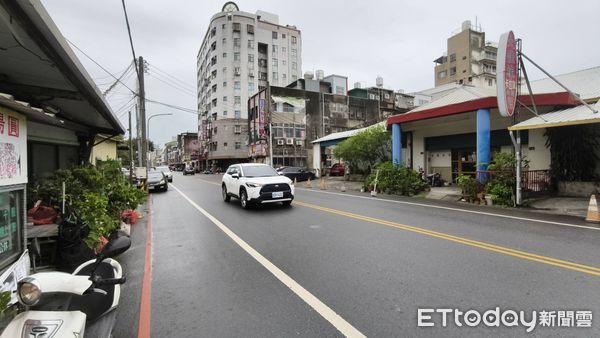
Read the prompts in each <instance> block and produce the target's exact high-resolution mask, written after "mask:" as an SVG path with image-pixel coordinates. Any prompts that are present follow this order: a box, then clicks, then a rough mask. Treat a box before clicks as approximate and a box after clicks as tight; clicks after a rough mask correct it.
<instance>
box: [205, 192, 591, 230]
mask: <svg viewBox="0 0 600 338" xmlns="http://www.w3.org/2000/svg"><path fill="white" fill-rule="evenodd" d="M207 183H208V182H207ZM296 190H302V191H310V192H314V193H321V194H330V195H339V196H345V197H354V198H362V199H367V200H371V201H381V202H390V203H398V204H406V205H415V206H420V207H428V208H434V209H443V210H452V211H459V212H466V213H471V214H477V215H486V216H494V217H501V218H508V219H514V220H519V221H529V222H537V223H545V224H554V225H562V226H567V227H573V228H582V229H589V230H596V231H600V228H598V227H591V226H585V225H577V224H570V223H561V222H553V221H546V220H542V219H535V218H527V217H518V216H510V215H501V214H495V213H491V212H484V211H475V210H468V209H461V208H452V207H444V206H440V205H432V204H426V203H415V202H406V201H394V200H388V199H381V198H373V197H366V196H356V195H351V194H342V193H338V192H330V191H317V190H311V189H305V188H299V187H296Z"/></svg>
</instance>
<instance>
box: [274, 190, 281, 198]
mask: <svg viewBox="0 0 600 338" xmlns="http://www.w3.org/2000/svg"><path fill="white" fill-rule="evenodd" d="M282 197H283V191H276V192H274V193H273V198H282Z"/></svg>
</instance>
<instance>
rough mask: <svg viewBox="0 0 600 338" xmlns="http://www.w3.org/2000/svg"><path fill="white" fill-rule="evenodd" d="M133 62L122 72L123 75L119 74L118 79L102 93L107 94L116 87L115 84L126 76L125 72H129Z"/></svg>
mask: <svg viewBox="0 0 600 338" xmlns="http://www.w3.org/2000/svg"><path fill="white" fill-rule="evenodd" d="M132 64H133V63H130V64H129V66H127V68H126V69H125V71H124V72H123V73H122V74H121V76H119V78H118V79H117V81H115V82H113V84H111V85H110V87H108V89H106V90H105V91H104V93H102V95H104V96H106V94H108V93H109V92H110V91H111V90H112V89H113V88H115V86H116V85H117V84H118V83H119V81H121V80H122V79H123V77H124V76H125V74H127V72H129V70H130V69H131V65H132Z"/></svg>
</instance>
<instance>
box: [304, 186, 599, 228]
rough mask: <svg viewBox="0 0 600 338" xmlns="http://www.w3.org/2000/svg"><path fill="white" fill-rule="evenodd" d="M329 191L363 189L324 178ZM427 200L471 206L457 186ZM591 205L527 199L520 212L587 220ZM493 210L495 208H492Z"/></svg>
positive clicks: (582, 201) (436, 191) (575, 200)
mask: <svg viewBox="0 0 600 338" xmlns="http://www.w3.org/2000/svg"><path fill="white" fill-rule="evenodd" d="M324 181H325V184H326V188H327V190H331V191H337V192H341V191H342V187H345V189H346V191H348V192H351V191H353V192H359V191H361V189H362V188H363V183H362V182H352V181H345V180H344V177H340V176H335V177H325V178H324ZM311 183H312V187H313V189H320V179H316V180H315V181H313V182H311ZM298 186H299V187H301V188H304V187H306V182H299V183H298ZM419 196H420V197H424V198H426V199H433V200H442V201H451V202H455V203H457V204H467V205H468V204H470V203H466V202H460V200H461V198H462V194H461V192H460V188H458V187H457V186H449V187H433V188H431V190H430V191H429V192H427V193H424V194H422V195H419ZM588 204H589V199H588V198H580V197H550V196H547V197H538V198H533V199H527V200H525V201H524V206H522V207H521V208H519V210H523V211H530V212H539V213H545V214H553V215H568V216H575V217H580V218H585V217H586V214H587V208H588ZM491 207H492V208H493V207H494V206H491ZM496 208H498V207H496Z"/></svg>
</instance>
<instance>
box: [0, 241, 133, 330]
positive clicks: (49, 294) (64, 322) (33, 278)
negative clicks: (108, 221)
mask: <svg viewBox="0 0 600 338" xmlns="http://www.w3.org/2000/svg"><path fill="white" fill-rule="evenodd" d="M130 246H131V240H130V239H129V238H128V237H118V238H116V239H113V240H111V241H110V242H109V243H108V244H107V245H106V247H105V248H104V250H102V252H101V253H100V254H98V255H97V258H96V259H92V260H89V261H87V262H85V263H83V264H81V265H80V266H79V267H77V269H75V271H74V272H73V273H72V274H69V273H65V272H41V273H36V274H33V275H30V276H28V277H25V278H23V279H21V280H20V281H19V282H18V283H17V298H18V299H19V303H20V304H21V307H22V309H21V310H23V311H22V312H20V313H19V314H18V315H17V316H16V317H15V318H13V320H12V321H11V322H10V323H9V324H8V326H7V327H6V329H5V330H4V332H2V335H1V336H0V338H9V337H10V338H12V337H45V338H62V337H69V338H72V337H84V334H85V336H86V337H103V338H108V337H111V336H112V330H113V327H114V324H115V321H116V311H115V310H116V308H117V307H118V306H119V298H120V295H121V286H120V285H121V284H123V283H125V277H123V270H122V268H121V265H120V264H119V263H118V262H117V261H116V260H114V259H112V258H111V257H114V256H117V255H119V254H121V253H123V252H125V251H126V250H127V249H129V247H130Z"/></svg>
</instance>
